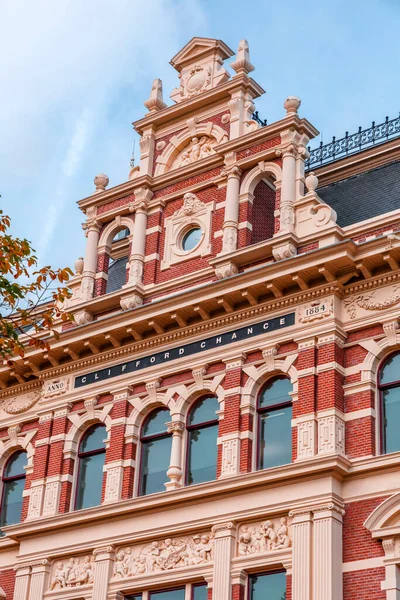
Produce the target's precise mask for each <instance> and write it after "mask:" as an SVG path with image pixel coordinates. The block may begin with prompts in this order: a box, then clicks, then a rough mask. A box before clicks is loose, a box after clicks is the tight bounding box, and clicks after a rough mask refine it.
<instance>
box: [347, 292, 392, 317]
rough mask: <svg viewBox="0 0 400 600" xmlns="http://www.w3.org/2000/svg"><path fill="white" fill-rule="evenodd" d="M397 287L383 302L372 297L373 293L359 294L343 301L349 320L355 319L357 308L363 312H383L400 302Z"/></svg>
mask: <svg viewBox="0 0 400 600" xmlns="http://www.w3.org/2000/svg"><path fill="white" fill-rule="evenodd" d="M398 289H399V286H395V287H393V293H392V294H390V296H387V297H386V298H385V299H384V300H382V301H379V300H377V299H376V298H375V297H374V295H375V292H372V293H369V294H359V295H357V296H350V298H346V299H345V301H344V305H345V307H346V310H347V312H348V314H349V317H350V319H355V318H356V316H357V307H359V308H363V309H364V310H385V309H386V308H391V307H392V306H395V305H396V304H398V303H399V302H400V293H399V292H398Z"/></svg>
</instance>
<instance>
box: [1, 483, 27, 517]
mask: <svg viewBox="0 0 400 600" xmlns="http://www.w3.org/2000/svg"><path fill="white" fill-rule="evenodd" d="M24 487H25V477H24V478H23V479H16V480H15V481H7V482H6V483H4V492H3V503H2V506H1V511H0V512H1V514H0V526H1V527H4V526H5V525H13V524H14V523H19V522H20V520H21V511H22V492H23V491H24Z"/></svg>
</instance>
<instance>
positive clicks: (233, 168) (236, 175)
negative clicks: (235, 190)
mask: <svg viewBox="0 0 400 600" xmlns="http://www.w3.org/2000/svg"><path fill="white" fill-rule="evenodd" d="M242 173H243V171H242V169H241V168H240V167H238V166H237V165H227V166H225V167H224V168H223V169H222V170H221V177H227V178H228V179H230V178H233V179H240V178H241V176H242Z"/></svg>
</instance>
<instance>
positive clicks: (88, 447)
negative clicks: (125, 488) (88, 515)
mask: <svg viewBox="0 0 400 600" xmlns="http://www.w3.org/2000/svg"><path fill="white" fill-rule="evenodd" d="M106 435H107V434H106V428H105V427H104V426H103V425H96V426H95V427H92V428H91V429H89V431H88V432H87V433H86V434H85V435H84V437H83V439H82V440H81V443H80V446H79V454H78V456H79V465H78V481H77V489H76V502H75V508H76V509H77V510H79V509H81V508H89V507H91V506H98V505H99V504H101V492H102V487H103V467H104V461H105V454H106V449H105V445H104V439H105V438H106Z"/></svg>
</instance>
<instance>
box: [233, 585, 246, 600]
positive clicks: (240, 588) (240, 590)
mask: <svg viewBox="0 0 400 600" xmlns="http://www.w3.org/2000/svg"><path fill="white" fill-rule="evenodd" d="M244 592H245V588H244V585H240V583H235V584H233V585H232V600H245V596H244Z"/></svg>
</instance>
